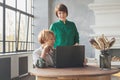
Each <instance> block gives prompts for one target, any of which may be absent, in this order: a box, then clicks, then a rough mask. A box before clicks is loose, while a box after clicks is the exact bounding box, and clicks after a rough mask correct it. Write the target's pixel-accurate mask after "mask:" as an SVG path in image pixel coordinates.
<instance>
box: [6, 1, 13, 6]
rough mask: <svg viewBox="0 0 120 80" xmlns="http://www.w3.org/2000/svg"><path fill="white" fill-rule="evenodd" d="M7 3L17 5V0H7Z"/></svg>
mask: <svg viewBox="0 0 120 80" xmlns="http://www.w3.org/2000/svg"><path fill="white" fill-rule="evenodd" d="M6 4H7V5H10V6H12V7H15V0H6Z"/></svg>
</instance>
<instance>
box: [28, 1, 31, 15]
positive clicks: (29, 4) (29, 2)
mask: <svg viewBox="0 0 120 80" xmlns="http://www.w3.org/2000/svg"><path fill="white" fill-rule="evenodd" d="M31 3H32V2H31V0H27V12H28V13H31V12H32V11H31V10H32V9H31V7H32V5H31Z"/></svg>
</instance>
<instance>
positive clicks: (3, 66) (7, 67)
mask: <svg viewBox="0 0 120 80" xmlns="http://www.w3.org/2000/svg"><path fill="white" fill-rule="evenodd" d="M0 80H11V58H0Z"/></svg>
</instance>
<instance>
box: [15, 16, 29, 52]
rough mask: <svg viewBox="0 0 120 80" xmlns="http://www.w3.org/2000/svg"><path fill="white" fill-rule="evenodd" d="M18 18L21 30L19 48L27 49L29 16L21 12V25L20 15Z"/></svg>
mask: <svg viewBox="0 0 120 80" xmlns="http://www.w3.org/2000/svg"><path fill="white" fill-rule="evenodd" d="M18 16H19V14H18ZM17 20H18V30H19V40H18V41H19V43H18V50H26V40H27V20H28V17H27V16H25V15H23V14H21V16H20V25H19V17H17ZM19 26H20V28H19Z"/></svg>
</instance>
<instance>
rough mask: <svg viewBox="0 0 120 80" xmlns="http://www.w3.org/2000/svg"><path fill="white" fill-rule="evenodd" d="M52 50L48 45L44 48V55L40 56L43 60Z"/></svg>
mask: <svg viewBox="0 0 120 80" xmlns="http://www.w3.org/2000/svg"><path fill="white" fill-rule="evenodd" d="M51 49H52V47H51V46H49V45H46V46H44V47H43V50H42V54H41V55H40V57H41V58H45V56H46V55H47V54H48V53H49V51H50V50H51Z"/></svg>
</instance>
